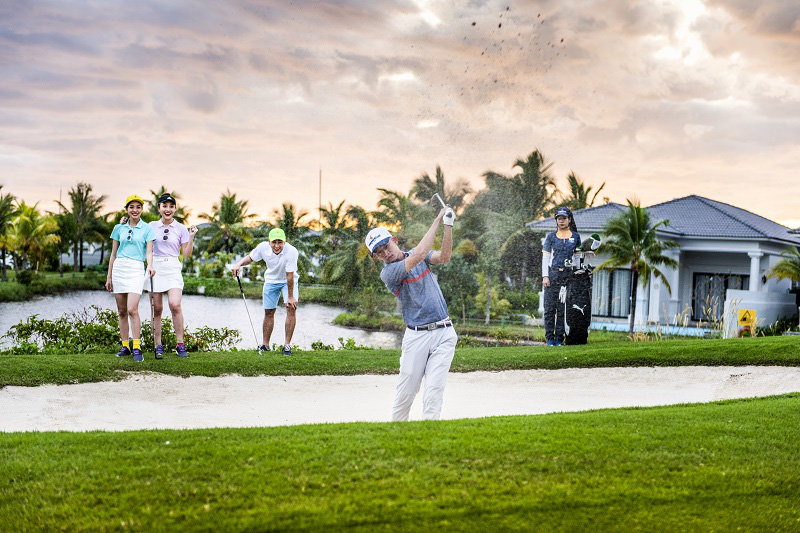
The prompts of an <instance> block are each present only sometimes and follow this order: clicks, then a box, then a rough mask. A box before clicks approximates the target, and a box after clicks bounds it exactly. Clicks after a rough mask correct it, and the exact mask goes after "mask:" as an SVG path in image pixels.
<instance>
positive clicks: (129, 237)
mask: <svg viewBox="0 0 800 533" xmlns="http://www.w3.org/2000/svg"><path fill="white" fill-rule="evenodd" d="M131 235H133V230H132V229H129V230H128V240H131Z"/></svg>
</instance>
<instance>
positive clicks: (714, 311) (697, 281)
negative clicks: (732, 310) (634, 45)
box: [692, 273, 750, 322]
mask: <svg viewBox="0 0 800 533" xmlns="http://www.w3.org/2000/svg"><path fill="white" fill-rule="evenodd" d="M749 285H750V276H746V275H742V274H706V273H695V275H694V283H692V287H693V290H692V320H703V321H706V322H713V321H716V322H718V321H720V320H722V311H723V308H724V307H725V291H727V290H728V289H738V290H746V289H747V287H748V286H749Z"/></svg>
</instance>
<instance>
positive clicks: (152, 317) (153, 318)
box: [148, 273, 158, 359]
mask: <svg viewBox="0 0 800 533" xmlns="http://www.w3.org/2000/svg"><path fill="white" fill-rule="evenodd" d="M148 274H149V273H148ZM150 329H152V330H153V355H155V357H156V359H158V354H157V353H156V305H155V296H154V295H153V278H152V277H151V278H150Z"/></svg>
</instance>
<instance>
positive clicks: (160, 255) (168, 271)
mask: <svg viewBox="0 0 800 533" xmlns="http://www.w3.org/2000/svg"><path fill="white" fill-rule="evenodd" d="M176 210H177V207H176V202H175V198H173V197H172V195H171V194H166V193H165V194H162V195H161V197H160V198H159V199H158V212H159V213H161V220H157V221H155V222H151V223H150V227H151V228H153V231H154V232H155V234H156V240H155V243H154V246H153V264H154V266H155V268H156V275H155V276H153V304H154V305H153V307H154V311H155V320H154V321H153V336H154V337H155V343H156V354H158V355H162V354H163V353H164V347H163V346H162V345H161V313H162V311H163V310H164V301H163V297H162V293H165V292H166V293H167V299H168V301H169V310H170V311H171V312H172V323H173V324H174V325H175V336H176V337H177V338H178V346H177V348H176V350H175V352H176V353H177V354H178V357H188V356H189V353H188V351H187V350H186V347H185V346H184V344H183V311H182V310H181V296H182V295H183V275H182V274H181V266H182V265H181V261H180V259H178V256H179V255H181V254H182V255H183V257H186V258H188V257H189V256H190V255H191V254H192V248H193V247H194V236H195V234H196V233H197V227H196V226H192V227H191V228H188V229H187V228H186V226H184V225H183V224H181V223H179V222H176V221H175V219H174V218H173V217H174V216H175V211H176ZM145 290H150V283H149V281H148V282H147V283H145Z"/></svg>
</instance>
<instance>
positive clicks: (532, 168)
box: [483, 150, 557, 226]
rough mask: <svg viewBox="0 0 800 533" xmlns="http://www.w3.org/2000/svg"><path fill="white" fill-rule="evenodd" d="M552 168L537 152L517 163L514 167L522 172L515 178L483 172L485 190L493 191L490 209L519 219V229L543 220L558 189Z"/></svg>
mask: <svg viewBox="0 0 800 533" xmlns="http://www.w3.org/2000/svg"><path fill="white" fill-rule="evenodd" d="M552 166H553V163H550V162H547V161H546V160H545V157H544V155H542V153H541V152H540V151H539V150H534V151H533V152H531V153H530V154H529V155H528V157H527V158H526V159H524V160H523V159H517V160H516V161H515V162H514V167H513V168H518V169H519V172H517V173H516V174H514V175H513V176H505V175H503V174H499V173H497V172H492V171H489V172H486V173H484V175H483V176H484V179H485V180H486V187H487V189H488V190H489V191H491V194H490V196H489V197H488V198H487V199H486V201H488V202H489V204H488V205H487V207H488V208H489V209H491V210H493V211H498V212H505V213H508V214H510V215H512V216H514V217H515V218H517V219H518V220H519V224H518V226H522V225H523V224H525V223H526V222H530V221H531V220H536V219H538V218H541V217H542V216H544V215H545V214H547V213H548V212H549V211H550V210H551V209H552V208H553V206H554V204H555V198H556V191H557V188H556V182H555V180H554V179H553V176H552V175H551V174H550V169H551V168H552Z"/></svg>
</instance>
